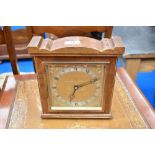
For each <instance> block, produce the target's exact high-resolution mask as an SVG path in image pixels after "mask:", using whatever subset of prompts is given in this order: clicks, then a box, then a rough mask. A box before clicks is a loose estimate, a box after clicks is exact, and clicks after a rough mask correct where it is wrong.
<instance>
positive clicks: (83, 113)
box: [28, 36, 125, 118]
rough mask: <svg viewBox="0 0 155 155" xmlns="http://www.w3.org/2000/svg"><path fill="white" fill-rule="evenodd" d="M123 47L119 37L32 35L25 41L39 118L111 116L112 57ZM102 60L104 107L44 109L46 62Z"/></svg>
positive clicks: (117, 54) (46, 107) (90, 61)
mask: <svg viewBox="0 0 155 155" xmlns="http://www.w3.org/2000/svg"><path fill="white" fill-rule="evenodd" d="M124 50H125V47H124V45H123V43H122V40H121V38H120V37H112V38H111V39H107V38H103V39H102V40H96V39H92V38H88V37H79V36H74V37H64V38H60V39H56V40H52V39H50V38H46V39H43V38H42V37H40V36H34V37H33V38H32V40H31V41H30V43H29V45H28V52H29V53H30V54H31V55H32V56H33V58H34V62H35V67H36V73H37V79H38V86H39V92H40V99H41V105H42V114H41V117H42V118H111V117H112V114H111V100H112V95H113V89H114V83H115V75H116V61H117V58H118V57H119V56H121V55H122V54H123V53H124ZM99 62H102V63H105V64H106V65H107V66H106V77H105V83H104V86H103V88H104V89H103V94H104V100H103V102H104V103H103V105H104V108H103V110H101V111H89V110H79V111H78V110H77V111H76V110H53V111H51V110H48V79H47V73H46V64H47V63H74V64H76V63H99Z"/></svg>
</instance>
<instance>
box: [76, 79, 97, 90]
mask: <svg viewBox="0 0 155 155" xmlns="http://www.w3.org/2000/svg"><path fill="white" fill-rule="evenodd" d="M98 80H99V79H98V78H95V79H92V80H90V81H88V82H84V83H81V84H79V85H77V87H78V88H80V87H83V86H86V85H89V84H92V83H94V82H96V81H98Z"/></svg>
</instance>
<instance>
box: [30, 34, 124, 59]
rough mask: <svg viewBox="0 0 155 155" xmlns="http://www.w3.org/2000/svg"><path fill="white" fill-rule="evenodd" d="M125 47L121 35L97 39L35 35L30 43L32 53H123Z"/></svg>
mask: <svg viewBox="0 0 155 155" xmlns="http://www.w3.org/2000/svg"><path fill="white" fill-rule="evenodd" d="M124 50H125V47H124V45H123V43H122V40H121V38H120V37H117V36H116V37H112V38H111V39H107V38H103V39H102V40H96V39H92V38H88V37H80V36H74V37H64V38H59V39H56V40H52V39H50V38H46V39H43V38H42V37H40V36H34V37H33V38H32V40H31V41H30V43H29V45H28V51H29V53H30V54H31V55H55V56H56V55H65V54H66V55H78V54H80V55H104V56H111V55H113V56H119V55H122V54H123V52H124Z"/></svg>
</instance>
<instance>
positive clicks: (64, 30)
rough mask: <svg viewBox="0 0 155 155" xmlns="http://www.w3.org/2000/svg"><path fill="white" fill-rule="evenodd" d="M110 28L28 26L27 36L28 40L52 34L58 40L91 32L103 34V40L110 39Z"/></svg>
mask: <svg viewBox="0 0 155 155" xmlns="http://www.w3.org/2000/svg"><path fill="white" fill-rule="evenodd" d="M112 29H113V27H112V26H28V27H27V34H28V38H29V40H31V38H32V36H33V35H41V36H43V35H44V33H45V32H46V33H52V34H54V35H55V36H57V37H58V38H61V37H66V36H86V35H87V34H88V33H91V32H104V37H105V38H111V35H112Z"/></svg>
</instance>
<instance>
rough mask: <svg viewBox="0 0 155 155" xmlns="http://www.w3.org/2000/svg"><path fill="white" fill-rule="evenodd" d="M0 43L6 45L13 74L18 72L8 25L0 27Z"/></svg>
mask: <svg viewBox="0 0 155 155" xmlns="http://www.w3.org/2000/svg"><path fill="white" fill-rule="evenodd" d="M0 44H6V45H7V51H8V54H9V60H10V62H11V66H12V71H13V74H19V70H18V65H17V57H16V52H15V47H14V42H13V37H12V32H11V27H10V26H4V27H3V28H2V27H1V28H0Z"/></svg>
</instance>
